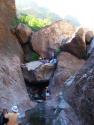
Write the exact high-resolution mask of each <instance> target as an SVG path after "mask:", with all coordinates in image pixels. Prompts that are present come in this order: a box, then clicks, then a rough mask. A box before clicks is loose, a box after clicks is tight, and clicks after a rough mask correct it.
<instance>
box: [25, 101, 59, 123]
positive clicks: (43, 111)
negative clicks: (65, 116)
mask: <svg viewBox="0 0 94 125" xmlns="http://www.w3.org/2000/svg"><path fill="white" fill-rule="evenodd" d="M59 113H60V110H58V111H56V110H55V109H51V108H46V106H45V103H39V104H38V105H37V107H36V108H34V109H31V110H28V111H27V112H26V118H27V121H28V123H29V125H56V124H54V122H55V119H56V118H57V117H58V114H59Z"/></svg>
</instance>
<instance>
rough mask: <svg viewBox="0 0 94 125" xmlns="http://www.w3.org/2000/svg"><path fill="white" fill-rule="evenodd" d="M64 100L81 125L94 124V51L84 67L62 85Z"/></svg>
mask: <svg viewBox="0 0 94 125" xmlns="http://www.w3.org/2000/svg"><path fill="white" fill-rule="evenodd" d="M64 86H65V87H64V89H63V92H64V98H65V99H66V100H67V102H69V103H70V105H71V106H72V107H73V108H74V109H75V112H76V114H77V115H78V116H79V119H80V120H81V121H82V125H93V124H94V110H93V109H94V50H93V51H92V55H91V56H90V58H89V59H88V60H87V62H86V64H85V65H84V67H83V68H82V69H81V70H80V71H79V72H78V73H77V74H76V75H75V76H74V77H73V78H72V79H69V80H68V81H66V82H65V83H64Z"/></svg>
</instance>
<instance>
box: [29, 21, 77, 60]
mask: <svg viewBox="0 0 94 125" xmlns="http://www.w3.org/2000/svg"><path fill="white" fill-rule="evenodd" d="M74 32H75V28H74V27H73V26H72V25H71V24H70V23H68V22H65V21H57V22H55V23H53V24H52V25H50V26H48V27H45V28H43V29H41V30H39V31H37V32H35V33H33V34H32V39H31V44H32V47H33V49H34V50H35V51H36V52H37V53H38V54H39V55H40V56H42V57H43V58H48V57H49V52H48V50H49V48H52V49H57V48H58V47H59V46H60V44H61V42H62V40H63V39H64V38H69V37H71V36H72V34H73V33H74Z"/></svg>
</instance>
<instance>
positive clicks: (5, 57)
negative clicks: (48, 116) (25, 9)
mask: <svg viewBox="0 0 94 125" xmlns="http://www.w3.org/2000/svg"><path fill="white" fill-rule="evenodd" d="M15 15H16V11H15V1H14V0H8V1H6V0H0V108H8V109H10V108H11V106H12V105H18V107H19V109H20V110H26V109H27V108H29V107H30V105H31V104H30V100H29V97H28V94H27V91H26V87H25V83H24V80H23V76H22V72H21V69H20V63H21V60H22V59H23V51H22V49H21V47H20V45H19V44H18V41H17V39H16V38H15V37H14V36H13V35H12V34H11V32H10V24H11V22H12V20H13V18H14V16H15ZM23 95H24V96H23Z"/></svg>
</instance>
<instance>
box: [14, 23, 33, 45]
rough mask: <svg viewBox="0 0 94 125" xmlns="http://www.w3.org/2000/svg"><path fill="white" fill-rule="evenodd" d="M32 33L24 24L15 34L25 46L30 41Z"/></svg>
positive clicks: (19, 25)
mask: <svg viewBox="0 0 94 125" xmlns="http://www.w3.org/2000/svg"><path fill="white" fill-rule="evenodd" d="M32 32H33V31H32V30H31V28H29V27H28V26H26V25H25V24H23V23H19V24H18V25H17V26H16V28H15V32H14V34H15V35H16V36H17V38H18V40H19V42H20V43H21V44H25V43H27V42H28V41H29V39H30V36H31V34H32Z"/></svg>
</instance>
